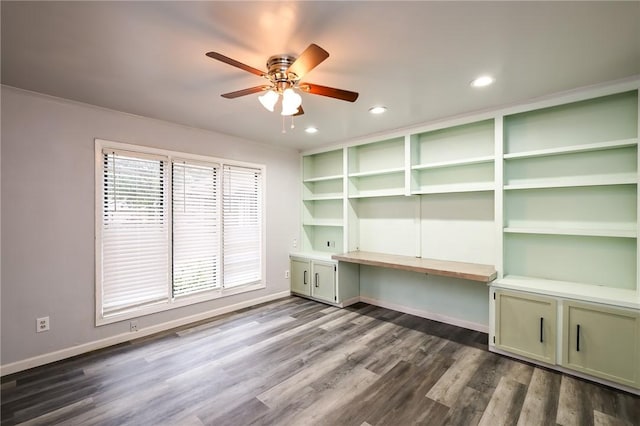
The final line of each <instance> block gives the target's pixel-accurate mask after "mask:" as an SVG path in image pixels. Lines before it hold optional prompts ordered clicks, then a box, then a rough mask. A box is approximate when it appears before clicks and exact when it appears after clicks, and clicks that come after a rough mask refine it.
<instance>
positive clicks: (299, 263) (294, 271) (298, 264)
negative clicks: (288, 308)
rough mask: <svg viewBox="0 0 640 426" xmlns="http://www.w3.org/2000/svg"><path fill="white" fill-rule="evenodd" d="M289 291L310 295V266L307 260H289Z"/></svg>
mask: <svg viewBox="0 0 640 426" xmlns="http://www.w3.org/2000/svg"><path fill="white" fill-rule="evenodd" d="M291 291H292V292H294V293H298V294H304V295H305V296H310V295H311V264H310V262H309V261H308V260H300V259H291Z"/></svg>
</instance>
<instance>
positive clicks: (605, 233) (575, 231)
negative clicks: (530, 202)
mask: <svg viewBox="0 0 640 426" xmlns="http://www.w3.org/2000/svg"><path fill="white" fill-rule="evenodd" d="M504 232H505V233H508V234H509V233H511V234H540V235H574V236H583V237H611V238H636V237H637V234H638V231H637V230H635V229H580V228H555V227H548V228H514V227H508V228H504Z"/></svg>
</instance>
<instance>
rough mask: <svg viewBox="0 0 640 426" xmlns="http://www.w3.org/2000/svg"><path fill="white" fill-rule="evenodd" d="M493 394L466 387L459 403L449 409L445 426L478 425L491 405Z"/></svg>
mask: <svg viewBox="0 0 640 426" xmlns="http://www.w3.org/2000/svg"><path fill="white" fill-rule="evenodd" d="M490 399H491V394H487V393H483V392H479V391H477V390H476V389H473V388H470V387H468V386H466V387H465V388H464V389H463V390H462V393H461V395H460V397H459V398H458V401H457V403H456V404H455V405H454V406H453V407H452V408H451V409H449V412H448V413H447V416H446V417H445V419H444V422H443V424H445V425H451V426H455V425H477V424H478V423H480V419H481V418H482V415H483V414H484V410H485V409H486V408H487V405H488V404H489V400H490Z"/></svg>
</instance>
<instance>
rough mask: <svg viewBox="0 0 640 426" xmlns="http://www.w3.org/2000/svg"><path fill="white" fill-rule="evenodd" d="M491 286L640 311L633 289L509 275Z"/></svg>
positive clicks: (639, 297)
mask: <svg viewBox="0 0 640 426" xmlns="http://www.w3.org/2000/svg"><path fill="white" fill-rule="evenodd" d="M491 285H493V286H495V287H499V288H505V289H512V290H519V291H526V292H531V293H537V294H544V295H549V296H556V297H562V298H568V299H577V300H584V301H589V302H595V303H605V304H611V305H615V306H622V307H628V308H633V309H640V296H639V295H638V293H637V292H636V291H635V290H632V289H624V288H612V287H605V286H600V285H590V284H583V283H577V282H571V281H555V280H547V279H543V278H536V277H528V276H519V275H507V276H505V277H503V278H498V279H497V280H495V281H494V282H493V283H492V284H491Z"/></svg>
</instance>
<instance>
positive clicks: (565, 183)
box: [504, 173, 638, 190]
mask: <svg viewBox="0 0 640 426" xmlns="http://www.w3.org/2000/svg"><path fill="white" fill-rule="evenodd" d="M637 183H638V176H637V175H636V174H632V173H623V174H622V173H621V174H618V175H609V176H588V177H584V176H578V177H574V176H570V177H564V178H550V179H531V180H521V181H519V182H518V183H511V184H508V185H504V189H505V190H513V189H542V188H569V187H579V186H605V185H633V184H637Z"/></svg>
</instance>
